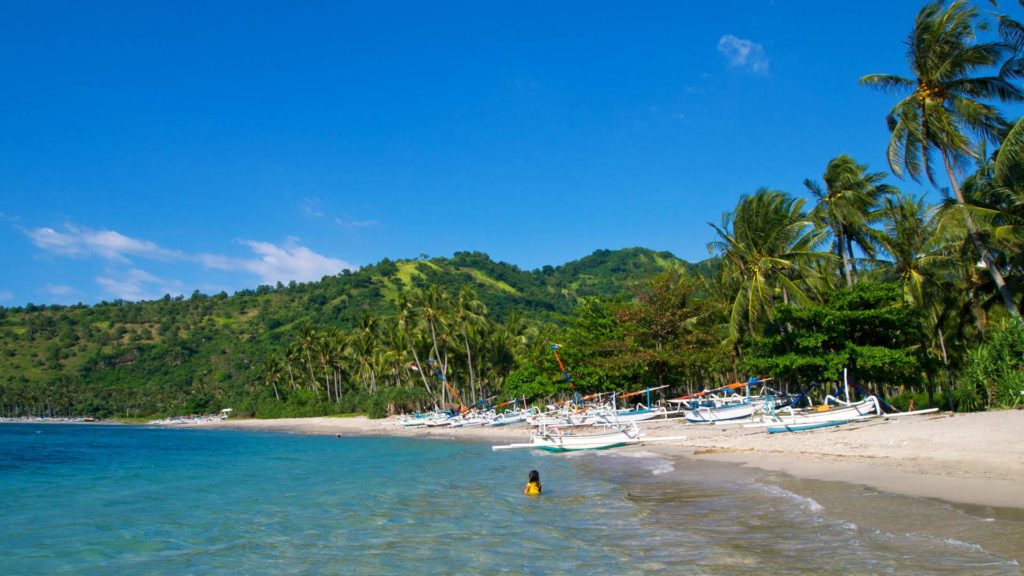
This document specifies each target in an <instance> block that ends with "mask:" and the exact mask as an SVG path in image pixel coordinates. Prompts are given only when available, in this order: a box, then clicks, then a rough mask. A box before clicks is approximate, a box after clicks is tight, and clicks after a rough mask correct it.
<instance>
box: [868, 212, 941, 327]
mask: <svg viewBox="0 0 1024 576" xmlns="http://www.w3.org/2000/svg"><path fill="white" fill-rule="evenodd" d="M879 212H880V216H881V218H882V222H883V229H882V231H881V233H878V234H876V235H875V238H876V240H877V241H878V243H879V245H880V246H881V248H882V249H883V250H885V252H886V253H888V254H889V255H890V256H891V258H892V260H891V261H889V262H885V263H883V265H882V267H881V269H880V270H879V275H880V276H881V279H882V280H898V281H899V282H900V283H901V284H902V285H903V296H904V299H905V300H906V301H907V302H909V303H912V304H914V305H916V306H920V307H922V308H923V307H925V304H926V301H927V300H929V295H930V294H935V293H936V292H937V287H938V286H939V285H940V284H941V283H942V282H943V281H944V276H946V275H947V272H948V271H949V270H950V269H951V266H953V265H954V264H955V260H956V258H955V257H954V255H953V253H952V251H951V250H950V246H949V243H948V242H947V241H946V240H945V239H944V238H943V237H942V235H941V234H940V233H939V223H940V214H939V211H938V209H937V207H934V206H927V205H926V204H925V202H924V198H923V197H920V198H915V197H913V196H910V195H906V194H901V195H898V196H894V197H889V198H886V199H885V200H884V201H883V202H882V207H881V209H880V211H879Z"/></svg>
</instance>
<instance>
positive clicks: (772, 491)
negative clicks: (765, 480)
mask: <svg viewBox="0 0 1024 576" xmlns="http://www.w3.org/2000/svg"><path fill="white" fill-rule="evenodd" d="M758 486H760V487H761V490H762V491H763V492H764V493H765V494H767V495H769V496H780V497H783V498H788V499H790V500H793V501H796V502H798V503H800V504H802V505H804V506H806V507H807V509H808V510H810V511H811V512H821V511H822V510H824V509H825V507H824V506H822V505H821V504H818V501H817V500H815V499H814V498H808V497H806V496H801V495H799V494H797V493H796V492H790V491H789V490H786V489H785V488H780V487H779V486H776V485H774V484H758Z"/></svg>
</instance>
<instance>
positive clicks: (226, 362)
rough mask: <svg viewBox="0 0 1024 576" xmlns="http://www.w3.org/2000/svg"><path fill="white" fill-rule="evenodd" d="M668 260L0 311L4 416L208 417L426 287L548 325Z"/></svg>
mask: <svg viewBox="0 0 1024 576" xmlns="http://www.w3.org/2000/svg"><path fill="white" fill-rule="evenodd" d="M690 267H692V265H690V264H687V263H686V262H683V261H682V260H679V259H678V258H676V257H675V256H673V255H672V254H670V253H668V252H654V251H651V250H646V249H641V248H630V249H625V250H614V251H612V250H598V251H596V252H594V253H593V254H591V255H590V256H587V257H585V258H582V259H580V260H577V261H575V262H570V263H567V264H564V265H562V266H557V267H550V266H545V267H544V268H543V269H541V270H534V271H524V270H521V269H520V268H518V267H517V266H514V265H511V264H507V263H504V262H495V261H493V260H491V258H490V257H489V256H487V255H486V254H483V253H480V252H458V253H456V254H454V255H453V256H452V257H451V258H433V259H429V260H400V261H391V260H388V259H385V260H383V261H381V262H379V263H377V264H375V265H372V266H366V267H364V268H362V269H360V270H359V271H356V272H349V271H345V272H344V273H342V274H338V275H336V276H330V277H325V278H323V279H322V280H320V281H319V282H309V283H295V282H293V283H291V284H289V285H287V286H286V285H282V284H280V283H279V284H278V285H277V286H276V287H272V286H260V287H258V288H256V289H255V290H242V291H239V292H237V293H235V294H233V295H230V296H229V295H227V294H225V293H220V294H216V295H204V294H200V293H199V292H198V291H197V292H195V293H193V294H192V295H191V296H190V297H188V298H184V297H173V298H172V297H170V296H165V297H164V298H162V299H160V300H156V301H146V302H123V301H116V302H103V303H100V304H97V305H94V306H85V305H76V306H33V305H30V306H27V307H23V308H2V307H0V415H12V414H26V413H30V414H44V413H58V412H59V413H64V414H67V413H74V414H97V415H109V414H112V413H119V414H120V415H122V416H125V415H127V416H132V415H150V414H153V413H160V412H203V411H208V410H210V409H211V408H215V407H218V406H223V405H225V404H227V403H230V402H234V401H237V400H238V399H239V398H240V397H241V396H244V395H245V394H246V392H247V390H250V389H251V388H253V387H254V386H256V381H258V380H260V379H261V377H262V371H261V363H262V362H263V361H264V359H265V358H267V357H268V356H270V355H272V354H283V353H284V351H285V348H286V347H287V346H288V345H289V344H290V343H291V342H293V341H295V339H296V338H298V337H299V335H300V333H301V332H302V330H303V328H304V327H313V328H316V329H322V330H329V329H338V330H341V331H349V330H352V329H354V328H355V327H357V326H359V324H360V322H361V321H362V320H363V319H364V318H366V317H369V316H373V317H382V318H391V317H394V316H395V315H396V313H397V308H396V303H397V302H398V300H399V298H400V297H402V296H403V295H409V294H412V293H414V292H415V291H417V290H423V289H425V288H427V287H429V286H436V287H438V288H440V289H441V290H443V291H445V292H447V293H448V294H451V295H455V294H457V293H458V292H459V291H460V290H461V289H463V288H472V289H473V290H474V292H475V294H476V296H477V298H478V299H479V300H480V301H481V302H482V303H483V304H484V305H486V307H487V311H488V312H487V318H488V320H492V321H495V322H501V321H503V320H504V319H506V318H507V317H509V315H511V314H512V313H513V312H515V313H516V314H518V315H519V316H521V317H522V318H523V319H524V320H525V321H527V322H529V323H531V324H534V325H543V324H546V323H547V324H550V323H555V322H557V318H558V317H559V316H560V315H562V314H566V313H569V312H570V311H571V310H572V309H573V307H574V306H575V304H576V302H577V301H578V300H579V298H581V297H585V296H606V297H607V296H614V295H617V294H619V293H622V292H624V291H627V290H629V288H630V286H632V285H634V284H635V283H636V282H638V281H640V280H643V279H645V278H650V277H652V276H654V275H656V274H658V273H659V272H662V271H664V270H667V269H670V268H677V269H687V268H690Z"/></svg>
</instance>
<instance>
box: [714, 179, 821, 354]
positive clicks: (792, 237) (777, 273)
mask: <svg viewBox="0 0 1024 576" xmlns="http://www.w3.org/2000/svg"><path fill="white" fill-rule="evenodd" d="M803 205H804V201H803V200H801V199H796V198H793V197H791V196H789V195H788V194H786V193H784V192H778V191H775V190H768V189H767V188H761V189H760V190H758V191H757V192H756V193H754V195H753V196H741V197H740V200H739V203H738V204H737V205H736V210H735V211H734V212H732V213H726V214H725V215H723V216H722V224H721V226H716V225H714V224H711V223H708V225H709V226H711V227H712V228H713V229H714V230H715V233H717V234H718V238H719V239H718V240H716V241H713V242H710V243H708V250H709V251H711V252H716V251H717V252H719V253H720V254H721V255H722V257H723V260H724V262H723V266H724V271H723V272H724V278H723V280H724V281H725V282H727V283H730V284H732V285H734V286H735V287H736V288H737V290H736V292H735V294H734V296H733V298H732V304H731V305H730V325H729V326H730V332H731V333H732V335H733V337H738V335H739V334H740V332H741V331H744V330H745V331H747V332H749V333H750V334H751V335H754V336H756V335H757V334H758V332H759V331H760V328H761V326H762V325H763V323H764V321H765V320H766V318H767V317H768V316H769V315H770V313H771V311H772V310H773V308H774V306H775V302H776V300H777V298H779V297H781V298H782V300H783V302H784V303H786V304H788V303H790V301H795V302H797V303H800V304H807V303H809V302H810V301H811V298H810V295H809V294H808V291H807V287H808V284H807V282H806V281H807V280H808V278H806V277H802V275H806V274H808V273H809V272H808V271H809V269H810V267H809V266H806V264H808V263H810V262H811V261H813V260H816V259H823V258H829V257H830V255H828V254H823V253H820V252H815V251H814V249H813V248H814V246H815V245H816V244H817V242H818V239H819V237H818V236H817V235H816V234H815V232H814V227H813V225H812V222H811V220H810V219H809V218H808V217H807V215H806V214H805V213H804V210H803Z"/></svg>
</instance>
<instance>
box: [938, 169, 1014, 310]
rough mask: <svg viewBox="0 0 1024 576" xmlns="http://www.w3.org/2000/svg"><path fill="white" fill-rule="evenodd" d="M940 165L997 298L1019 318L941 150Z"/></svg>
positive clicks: (953, 173) (1007, 288) (1010, 296)
mask: <svg viewBox="0 0 1024 576" xmlns="http://www.w3.org/2000/svg"><path fill="white" fill-rule="evenodd" d="M941 153H942V163H943V164H945V166H946V174H947V175H949V183H950V185H951V186H952V187H953V195H954V196H956V203H957V204H959V205H960V207H961V208H963V209H964V222H965V223H966V224H967V237H968V238H970V240H971V243H972V244H974V249H975V250H977V251H978V254H979V255H980V256H981V261H982V263H983V264H984V265H985V268H986V269H987V270H988V273H989V275H990V276H992V282H993V283H994V284H995V285H996V290H997V291H998V292H999V296H1000V297H1001V298H1002V299H1003V303H1004V304H1005V305H1006V310H1007V311H1008V312H1009V313H1010V315H1011V316H1013V317H1015V318H1020V310H1018V309H1017V303H1016V302H1014V300H1013V293H1011V292H1010V288H1009V287H1008V286H1007V285H1006V279H1005V278H1003V273H1002V272H1000V271H999V267H998V266H996V263H995V260H994V259H993V258H992V253H991V252H989V251H988V248H986V247H985V244H984V243H983V242H982V241H981V237H980V236H979V235H978V226H977V225H976V224H975V223H974V217H973V216H971V212H970V210H969V209H968V208H967V202H966V201H965V200H964V193H963V191H962V190H960V184H959V182H958V181H957V178H956V173H955V172H954V171H953V164H952V162H951V161H950V158H949V152H948V151H946V150H945V149H942V151H941Z"/></svg>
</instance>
